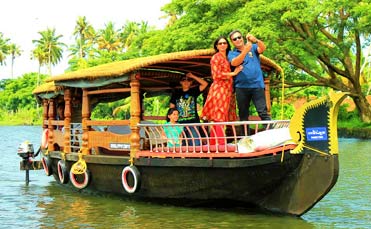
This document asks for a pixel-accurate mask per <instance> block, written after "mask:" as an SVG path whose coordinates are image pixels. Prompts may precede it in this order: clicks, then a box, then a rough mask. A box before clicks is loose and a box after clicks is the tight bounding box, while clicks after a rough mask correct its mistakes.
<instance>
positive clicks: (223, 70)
mask: <svg viewBox="0 0 371 229" xmlns="http://www.w3.org/2000/svg"><path fill="white" fill-rule="evenodd" d="M214 49H215V51H216V53H215V54H214V55H213V56H212V58H211V60H210V65H211V75H212V77H213V83H212V84H211V86H210V90H209V94H208V96H207V98H206V102H205V105H204V108H203V109H202V113H201V117H202V118H203V119H206V120H208V121H210V122H228V121H235V120H237V115H236V100H235V96H234V93H233V77H234V76H236V75H237V74H238V73H239V72H240V71H241V70H242V65H240V66H237V67H236V68H235V69H234V71H233V72H231V67H230V64H229V62H228V59H227V55H228V52H229V51H230V50H231V46H230V45H229V42H228V40H227V38H226V37H224V36H220V37H218V38H217V39H216V40H215V42H214ZM215 137H216V139H217V140H218V141H217V142H218V144H219V145H225V138H224V126H223V125H214V126H213V128H212V129H211V130H210V144H214V145H215V143H216V140H215Z"/></svg>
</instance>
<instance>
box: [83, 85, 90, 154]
mask: <svg viewBox="0 0 371 229" xmlns="http://www.w3.org/2000/svg"><path fill="white" fill-rule="evenodd" d="M89 107H90V105H89V96H88V89H83V90H82V112H81V116H82V146H81V148H82V153H83V154H89V148H88V140H89V136H88V134H89V128H88V125H87V123H86V121H87V120H89V117H90V110H89Z"/></svg>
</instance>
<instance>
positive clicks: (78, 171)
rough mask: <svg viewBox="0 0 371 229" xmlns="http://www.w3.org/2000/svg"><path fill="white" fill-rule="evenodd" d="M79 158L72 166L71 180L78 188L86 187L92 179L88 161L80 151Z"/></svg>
mask: <svg viewBox="0 0 371 229" xmlns="http://www.w3.org/2000/svg"><path fill="white" fill-rule="evenodd" d="M78 156H79V160H78V161H77V162H76V163H75V164H73V165H72V166H71V170H70V180H71V183H72V184H73V186H75V187H76V188H78V189H84V188H86V187H87V186H88V185H89V182H90V180H91V177H90V172H89V170H88V169H87V166H86V162H85V160H84V159H82V153H81V151H79V154H78Z"/></svg>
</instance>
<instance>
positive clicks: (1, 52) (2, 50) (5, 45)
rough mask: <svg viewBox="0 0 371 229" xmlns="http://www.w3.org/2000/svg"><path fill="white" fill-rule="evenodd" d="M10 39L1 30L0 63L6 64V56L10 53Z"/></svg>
mask: <svg viewBox="0 0 371 229" xmlns="http://www.w3.org/2000/svg"><path fill="white" fill-rule="evenodd" d="M9 41H10V39H8V38H5V37H4V35H3V33H2V32H0V65H5V60H6V57H7V56H8V55H9Z"/></svg>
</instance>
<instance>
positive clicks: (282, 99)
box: [281, 70, 285, 120]
mask: <svg viewBox="0 0 371 229" xmlns="http://www.w3.org/2000/svg"><path fill="white" fill-rule="evenodd" d="M281 91H282V92H281V120H283V103H284V102H285V73H284V72H283V70H282V89H281Z"/></svg>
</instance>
